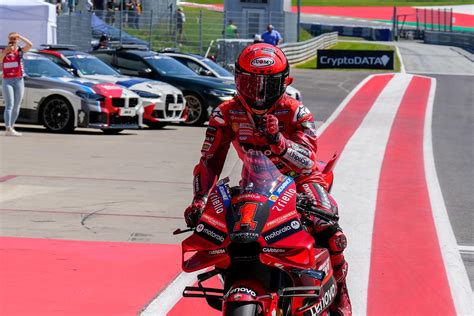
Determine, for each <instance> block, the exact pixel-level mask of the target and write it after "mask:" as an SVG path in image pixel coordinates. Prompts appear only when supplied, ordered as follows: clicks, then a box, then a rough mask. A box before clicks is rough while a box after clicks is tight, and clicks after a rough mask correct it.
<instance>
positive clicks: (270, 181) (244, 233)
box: [175, 155, 338, 316]
mask: <svg viewBox="0 0 474 316" xmlns="http://www.w3.org/2000/svg"><path fill="white" fill-rule="evenodd" d="M260 157H262V159H266V160H268V161H265V162H264V163H262V161H261V159H260V161H259V162H258V165H252V163H249V162H244V171H245V170H247V171H251V172H242V177H241V178H242V179H241V180H240V181H239V185H237V186H233V187H231V186H230V180H229V178H224V179H221V180H220V181H219V182H218V183H217V184H216V186H215V187H214V188H213V190H212V191H211V192H210V194H209V197H208V202H207V205H206V208H205V210H204V212H203V214H202V216H201V218H200V220H199V222H198V225H197V226H196V228H195V229H194V232H193V234H192V235H191V236H190V237H188V238H187V239H185V240H184V241H183V243H182V253H183V257H182V260H183V261H182V268H183V270H184V271H185V272H194V271H198V270H201V269H207V272H204V273H202V274H200V275H198V283H197V286H192V287H186V288H185V290H184V292H183V296H184V297H199V298H205V299H206V300H207V303H208V304H209V305H210V306H211V307H213V308H215V309H217V310H219V311H222V314H223V315H264V316H275V315H279V316H280V315H305V316H306V315H329V311H328V308H329V306H330V305H331V304H332V302H333V301H334V298H335V296H336V293H337V284H336V281H335V278H334V277H333V270H332V267H331V263H330V258H329V252H328V250H327V249H325V248H319V247H316V246H315V242H314V238H313V236H311V234H310V233H308V232H307V231H306V226H305V221H306V216H308V215H311V216H316V217H318V218H320V219H322V220H325V221H328V222H329V221H337V220H338V218H337V215H334V214H331V213H328V212H325V211H323V210H319V209H316V208H315V207H314V206H312V205H311V204H308V203H306V204H305V203H299V200H298V198H299V195H298V194H297V192H296V186H295V182H294V180H293V178H291V177H289V176H285V175H283V174H281V173H280V172H279V171H278V169H277V168H276V167H275V166H274V165H273V163H272V162H271V161H270V160H269V159H268V158H267V157H265V156H263V155H261V156H260ZM335 161H336V156H334V157H333V159H332V160H331V161H330V162H329V163H328V164H327V165H322V166H321V167H322V169H323V170H324V171H323V173H324V175H325V177H326V179H327V181H328V182H329V183H332V180H333V173H332V167H333V165H334V163H335ZM262 166H264V167H263V168H262ZM302 214H303V215H302ZM191 230H192V229H188V230H183V231H182V230H179V229H178V230H176V231H175V234H178V233H182V232H185V231H191ZM216 276H217V277H219V278H220V280H221V283H222V287H220V288H213V287H206V286H205V285H203V282H205V281H207V280H209V279H211V278H213V277H216Z"/></svg>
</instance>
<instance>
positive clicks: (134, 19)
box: [126, 0, 139, 29]
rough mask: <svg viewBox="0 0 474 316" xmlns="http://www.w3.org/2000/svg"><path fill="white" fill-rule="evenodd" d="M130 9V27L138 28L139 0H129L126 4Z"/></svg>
mask: <svg viewBox="0 0 474 316" xmlns="http://www.w3.org/2000/svg"><path fill="white" fill-rule="evenodd" d="M126 7H127V10H128V24H129V27H131V28H134V29H138V14H139V12H138V0H129V1H128V2H127V4H126Z"/></svg>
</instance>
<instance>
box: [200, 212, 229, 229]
mask: <svg viewBox="0 0 474 316" xmlns="http://www.w3.org/2000/svg"><path fill="white" fill-rule="evenodd" d="M201 218H202V219H203V220H205V221H206V222H207V223H209V224H211V225H214V226H217V227H219V228H222V229H224V230H226V229H227V226H226V225H225V224H224V223H223V222H221V221H219V220H217V219H215V218H214V217H212V216H210V215H209V214H206V213H204V214H202V216H201Z"/></svg>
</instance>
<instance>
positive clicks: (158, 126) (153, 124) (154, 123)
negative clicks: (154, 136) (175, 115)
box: [145, 122, 168, 129]
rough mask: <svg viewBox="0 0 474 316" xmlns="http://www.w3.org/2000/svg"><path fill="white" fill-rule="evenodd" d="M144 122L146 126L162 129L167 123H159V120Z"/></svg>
mask: <svg viewBox="0 0 474 316" xmlns="http://www.w3.org/2000/svg"><path fill="white" fill-rule="evenodd" d="M145 124H146V125H148V127H149V128H151V129H162V128H163V127H165V126H166V125H168V124H167V123H161V122H148V123H145Z"/></svg>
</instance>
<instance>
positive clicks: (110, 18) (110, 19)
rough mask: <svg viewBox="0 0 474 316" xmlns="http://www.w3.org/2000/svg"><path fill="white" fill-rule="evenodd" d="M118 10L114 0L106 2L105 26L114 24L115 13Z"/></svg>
mask: <svg viewBox="0 0 474 316" xmlns="http://www.w3.org/2000/svg"><path fill="white" fill-rule="evenodd" d="M117 10H118V5H117V3H115V0H107V17H106V18H105V22H106V23H107V24H114V23H115V12H116V11H117Z"/></svg>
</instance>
